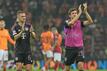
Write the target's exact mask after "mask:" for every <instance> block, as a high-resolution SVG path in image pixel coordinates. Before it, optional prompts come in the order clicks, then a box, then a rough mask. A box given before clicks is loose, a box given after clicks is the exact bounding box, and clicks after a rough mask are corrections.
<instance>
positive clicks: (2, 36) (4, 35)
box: [0, 29, 15, 50]
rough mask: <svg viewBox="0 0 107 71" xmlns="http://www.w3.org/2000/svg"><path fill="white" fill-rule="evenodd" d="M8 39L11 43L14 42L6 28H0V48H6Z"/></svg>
mask: <svg viewBox="0 0 107 71" xmlns="http://www.w3.org/2000/svg"><path fill="white" fill-rule="evenodd" d="M8 41H10V42H11V43H12V44H14V43H15V42H14V41H13V40H12V39H11V37H10V34H9V32H8V30H7V29H2V30H0V50H7V49H8V45H7V44H8Z"/></svg>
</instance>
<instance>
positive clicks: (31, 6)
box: [0, 0, 107, 66]
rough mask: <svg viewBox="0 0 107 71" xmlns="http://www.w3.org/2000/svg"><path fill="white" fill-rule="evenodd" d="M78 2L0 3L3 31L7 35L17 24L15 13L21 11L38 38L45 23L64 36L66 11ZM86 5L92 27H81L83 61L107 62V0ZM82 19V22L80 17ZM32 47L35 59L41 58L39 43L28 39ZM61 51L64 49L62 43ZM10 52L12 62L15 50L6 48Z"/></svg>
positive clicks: (14, 0)
mask: <svg viewBox="0 0 107 71" xmlns="http://www.w3.org/2000/svg"><path fill="white" fill-rule="evenodd" d="M80 1H81V0H80ZM78 3H79V0H0V15H2V16H4V18H5V21H6V28H7V29H8V30H9V31H10V34H11V27H12V25H13V24H14V22H15V21H16V12H17V11H18V10H20V9H22V10H25V11H26V12H28V19H30V21H31V22H32V25H33V27H34V29H35V32H36V33H37V36H38V38H39V37H40V34H41V32H42V31H43V25H44V24H49V25H50V27H52V26H55V27H57V28H58V30H59V32H60V33H61V34H62V36H63V27H64V21H65V19H67V16H68V14H67V13H68V9H69V8H72V7H78ZM87 3H88V12H89V14H90V15H91V16H92V18H93V20H94V25H90V26H87V27H85V28H84V41H85V46H84V51H85V57H86V61H87V60H96V61H97V60H107V0H87ZM81 19H84V16H83V15H82V16H81ZM31 44H32V51H33V54H34V58H35V59H42V57H41V56H42V55H40V54H39V53H40V51H38V50H40V42H39V41H35V42H34V41H33V40H31ZM62 48H64V44H63V43H62ZM9 49H10V50H9V59H10V60H11V59H13V58H14V48H12V47H11V45H9ZM106 64H107V63H106ZM106 66H107V65H106Z"/></svg>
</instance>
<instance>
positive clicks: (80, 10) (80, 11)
mask: <svg viewBox="0 0 107 71" xmlns="http://www.w3.org/2000/svg"><path fill="white" fill-rule="evenodd" d="M78 10H79V13H82V9H81V5H79V8H78Z"/></svg>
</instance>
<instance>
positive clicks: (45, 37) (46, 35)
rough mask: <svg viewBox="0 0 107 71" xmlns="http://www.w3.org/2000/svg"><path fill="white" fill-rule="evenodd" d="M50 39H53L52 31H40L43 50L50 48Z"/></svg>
mask: <svg viewBox="0 0 107 71" xmlns="http://www.w3.org/2000/svg"><path fill="white" fill-rule="evenodd" d="M52 41H53V33H52V32H50V31H47V32H42V34H41V42H42V49H43V50H44V51H47V50H50V49H51V48H52Z"/></svg>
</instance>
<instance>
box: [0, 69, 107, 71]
mask: <svg viewBox="0 0 107 71" xmlns="http://www.w3.org/2000/svg"><path fill="white" fill-rule="evenodd" d="M0 71H3V70H0ZM7 71H16V70H15V69H8V70H7ZM23 71H25V70H23ZM32 71H41V70H39V69H38V70H32ZM50 71H53V70H50ZM58 71H62V70H58ZM71 71H77V70H71ZM85 71H93V70H85ZM96 71H107V70H100V69H99V70H96Z"/></svg>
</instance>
